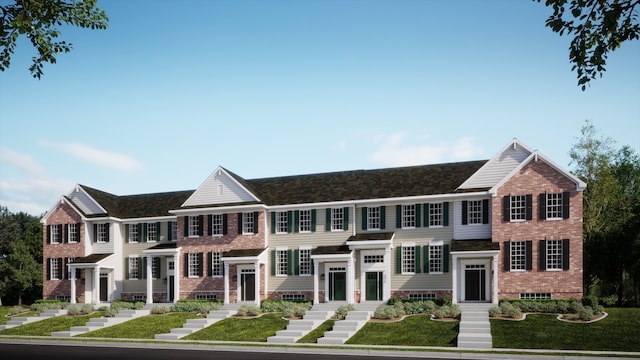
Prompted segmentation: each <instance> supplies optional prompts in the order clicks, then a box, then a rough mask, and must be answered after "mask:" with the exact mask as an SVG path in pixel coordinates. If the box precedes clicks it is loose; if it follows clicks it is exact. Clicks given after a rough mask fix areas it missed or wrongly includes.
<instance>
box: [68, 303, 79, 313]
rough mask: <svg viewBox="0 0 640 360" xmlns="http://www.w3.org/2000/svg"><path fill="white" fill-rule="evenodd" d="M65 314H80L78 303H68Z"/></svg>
mask: <svg viewBox="0 0 640 360" xmlns="http://www.w3.org/2000/svg"><path fill="white" fill-rule="evenodd" d="M67 315H70V316H76V315H80V306H78V305H69V306H68V307H67Z"/></svg>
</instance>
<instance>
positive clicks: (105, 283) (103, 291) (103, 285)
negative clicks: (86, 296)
mask: <svg viewBox="0 0 640 360" xmlns="http://www.w3.org/2000/svg"><path fill="white" fill-rule="evenodd" d="M108 289H109V275H108V274H100V301H102V302H107V301H109V298H108V296H109V294H108Z"/></svg>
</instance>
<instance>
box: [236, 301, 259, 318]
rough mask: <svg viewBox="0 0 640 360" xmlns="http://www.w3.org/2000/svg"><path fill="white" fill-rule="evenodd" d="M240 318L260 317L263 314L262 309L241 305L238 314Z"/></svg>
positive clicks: (255, 306)
mask: <svg viewBox="0 0 640 360" xmlns="http://www.w3.org/2000/svg"><path fill="white" fill-rule="evenodd" d="M236 314H237V315H239V316H258V315H260V314H262V311H260V308H259V307H258V306H257V305H246V304H245V305H240V308H238V312H237V313H236Z"/></svg>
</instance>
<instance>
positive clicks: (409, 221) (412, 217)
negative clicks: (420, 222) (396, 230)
mask: <svg viewBox="0 0 640 360" xmlns="http://www.w3.org/2000/svg"><path fill="white" fill-rule="evenodd" d="M401 216H402V222H401V225H402V228H403V229H415V228H416V205H415V204H409V205H402V206H401Z"/></svg>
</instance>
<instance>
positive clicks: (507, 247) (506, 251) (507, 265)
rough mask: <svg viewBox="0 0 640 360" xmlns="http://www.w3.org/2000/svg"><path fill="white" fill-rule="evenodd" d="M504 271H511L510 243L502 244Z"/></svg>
mask: <svg viewBox="0 0 640 360" xmlns="http://www.w3.org/2000/svg"><path fill="white" fill-rule="evenodd" d="M503 251H504V261H503V262H504V271H510V270H511V241H505V242H504V249H503Z"/></svg>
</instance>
